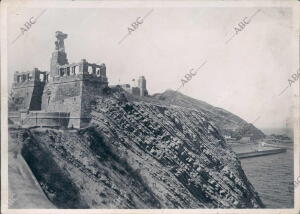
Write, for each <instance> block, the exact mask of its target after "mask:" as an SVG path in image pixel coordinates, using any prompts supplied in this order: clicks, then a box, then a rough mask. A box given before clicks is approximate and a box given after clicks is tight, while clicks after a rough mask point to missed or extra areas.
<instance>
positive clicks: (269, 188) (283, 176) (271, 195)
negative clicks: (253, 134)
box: [232, 144, 294, 208]
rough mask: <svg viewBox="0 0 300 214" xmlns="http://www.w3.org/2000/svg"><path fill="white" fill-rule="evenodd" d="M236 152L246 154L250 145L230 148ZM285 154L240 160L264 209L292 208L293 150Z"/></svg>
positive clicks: (289, 149)
mask: <svg viewBox="0 0 300 214" xmlns="http://www.w3.org/2000/svg"><path fill="white" fill-rule="evenodd" d="M232 148H233V150H234V151H236V152H248V151H250V150H252V149H253V146H251V145H243V146H232ZM287 148H288V150H287V152H285V153H279V154H273V155H266V156H260V157H252V158H245V159H241V164H242V168H243V170H244V172H245V174H246V175H247V178H248V180H249V181H250V182H251V184H252V185H253V186H254V188H255V190H256V191H257V192H258V194H259V196H260V198H261V200H262V201H263V203H264V204H265V206H266V208H293V207H294V184H293V181H294V174H293V171H294V170H293V169H294V164H293V157H294V153H293V148H292V145H291V144H289V145H287Z"/></svg>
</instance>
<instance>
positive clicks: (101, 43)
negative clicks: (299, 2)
mask: <svg viewBox="0 0 300 214" xmlns="http://www.w3.org/2000/svg"><path fill="white" fill-rule="evenodd" d="M257 9H258V8H154V10H153V12H152V13H151V14H149V16H148V17H147V18H146V19H145V20H144V22H143V24H141V25H140V26H139V28H138V29H137V30H135V31H134V32H132V33H131V35H129V36H128V37H126V39H125V40H124V41H123V42H122V43H121V44H118V42H119V41H120V40H121V39H122V38H123V37H124V36H125V35H126V34H127V32H128V30H127V28H128V27H129V26H130V24H131V23H133V22H134V21H135V20H136V19H137V18H138V17H143V16H144V15H145V14H147V13H148V12H149V11H150V10H151V8H132V9H130V8H127V9H126V8H124V9H118V8H111V9H101V8H98V9H97V8H92V9H47V10H46V11H45V13H44V14H43V15H42V16H41V17H40V18H39V19H38V20H37V22H36V23H35V24H34V25H32V27H31V28H30V29H29V30H28V32H25V34H24V35H23V36H21V37H20V38H18V39H17V40H16V42H15V43H14V44H13V45H11V44H10V43H11V42H12V41H13V40H14V39H15V38H16V37H17V36H18V35H19V34H20V27H22V26H23V24H24V23H25V22H26V21H27V20H29V19H30V17H36V16H38V15H39V14H40V13H41V12H42V10H43V9H42V8H41V9H20V8H14V9H11V10H9V11H10V12H9V16H8V26H9V27H8V39H9V48H8V56H9V64H8V68H9V77H10V78H9V83H11V81H12V77H13V72H14V71H15V70H18V71H26V70H32V69H33V68H34V67H37V68H39V69H40V70H47V71H49V67H50V56H51V53H52V52H53V50H54V47H55V46H54V41H55V31H58V30H60V31H63V32H64V33H67V34H68V38H67V39H66V40H65V47H66V52H67V56H68V59H69V63H72V62H79V61H80V59H86V60H87V61H88V62H91V63H94V62H98V63H99V64H100V63H105V64H106V67H107V76H108V79H109V82H110V84H117V83H118V82H119V81H120V82H121V83H132V81H131V80H132V79H133V78H137V77H138V76H140V75H144V76H145V77H146V80H147V88H148V90H149V92H150V94H153V93H157V92H163V91H164V90H166V89H174V90H176V89H177V88H178V87H179V86H180V85H181V79H183V78H184V75H185V74H186V73H188V72H189V70H190V69H192V68H197V67H199V66H200V65H201V64H202V63H203V62H204V61H207V63H206V64H205V65H204V66H203V67H202V68H201V69H200V70H199V71H198V74H197V75H196V76H194V77H193V79H192V80H190V81H189V82H188V83H187V84H186V85H185V86H184V87H183V88H181V89H180V92H182V93H184V94H186V95H188V96H191V97H193V98H196V99H199V100H203V101H205V102H207V103H209V104H212V105H215V106H218V107H221V108H224V109H226V110H228V111H231V112H232V113H234V114H236V115H238V116H240V117H242V118H243V119H245V120H247V121H248V122H253V121H254V120H255V119H257V118H258V117H259V119H258V120H257V121H256V122H255V125H256V126H257V127H258V128H264V127H270V128H277V127H278V128H279V127H285V125H286V120H289V119H290V117H291V114H292V109H293V101H292V99H293V97H294V94H295V88H296V87H298V83H296V84H294V85H293V86H292V88H288V89H287V90H286V91H285V92H284V93H283V94H282V95H281V96H278V94H279V93H280V92H281V91H282V90H283V89H284V88H285V87H287V86H288V81H287V80H288V78H289V76H290V75H291V74H293V73H295V72H296V71H295V70H294V68H295V63H296V60H295V59H297V57H296V51H297V50H299V49H297V47H298V42H297V41H298V40H297V37H295V33H293V29H292V28H291V26H292V10H291V9H289V8H260V9H262V11H261V12H258V13H257V14H256V15H255V17H254V18H253V19H252V20H251V22H250V23H249V24H248V25H246V27H245V28H244V29H243V30H242V31H240V32H239V33H238V34H237V35H235V36H234V37H233V38H232V40H231V41H230V42H229V43H228V44H226V41H227V40H228V39H229V38H230V37H231V36H232V35H234V33H235V31H234V27H235V26H237V24H238V23H239V22H240V21H242V20H243V19H244V18H245V17H250V16H251V15H252V14H254V13H255V12H256V11H257ZM246 20H248V19H246Z"/></svg>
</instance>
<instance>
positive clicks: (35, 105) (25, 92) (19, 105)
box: [9, 81, 45, 110]
mask: <svg viewBox="0 0 300 214" xmlns="http://www.w3.org/2000/svg"><path fill="white" fill-rule="evenodd" d="M44 86H45V83H44V82H33V81H31V82H24V83H18V84H15V85H14V86H13V88H12V90H13V94H14V95H13V99H14V101H13V102H14V106H15V107H16V109H14V110H22V109H26V110H40V109H41V103H42V99H41V98H42V94H43V90H44ZM9 110H12V109H9Z"/></svg>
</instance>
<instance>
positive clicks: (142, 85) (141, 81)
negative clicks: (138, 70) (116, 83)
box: [138, 76, 148, 97]
mask: <svg viewBox="0 0 300 214" xmlns="http://www.w3.org/2000/svg"><path fill="white" fill-rule="evenodd" d="M138 87H139V88H140V96H141V97H143V96H145V95H147V94H148V92H147V89H146V79H145V77H144V76H140V77H139V80H138Z"/></svg>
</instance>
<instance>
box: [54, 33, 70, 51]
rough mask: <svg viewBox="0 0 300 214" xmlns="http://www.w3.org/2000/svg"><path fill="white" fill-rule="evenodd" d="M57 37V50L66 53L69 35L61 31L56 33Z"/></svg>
mask: <svg viewBox="0 0 300 214" xmlns="http://www.w3.org/2000/svg"><path fill="white" fill-rule="evenodd" d="M55 36H56V39H57V40H56V41H55V50H58V51H63V52H64V51H65V44H64V40H65V39H66V38H67V37H68V34H65V33H63V32H61V31H56V32H55Z"/></svg>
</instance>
